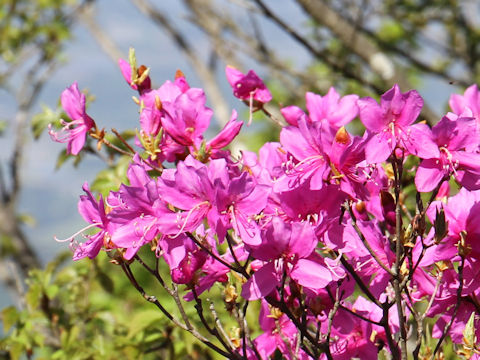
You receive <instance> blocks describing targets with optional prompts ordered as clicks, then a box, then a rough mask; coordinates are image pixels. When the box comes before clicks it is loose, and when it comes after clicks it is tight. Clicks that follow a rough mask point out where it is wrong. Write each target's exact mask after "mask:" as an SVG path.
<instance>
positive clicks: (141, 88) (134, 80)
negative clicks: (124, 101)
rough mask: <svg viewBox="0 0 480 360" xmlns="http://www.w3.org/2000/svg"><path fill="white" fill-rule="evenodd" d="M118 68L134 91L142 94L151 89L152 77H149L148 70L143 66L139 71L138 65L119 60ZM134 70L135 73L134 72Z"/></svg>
mask: <svg viewBox="0 0 480 360" xmlns="http://www.w3.org/2000/svg"><path fill="white" fill-rule="evenodd" d="M118 66H119V67H120V71H121V72H122V75H123V78H124V79H125V81H126V82H127V83H128V85H130V87H131V88H132V89H133V90H137V91H138V92H139V93H140V94H143V93H144V92H146V91H148V90H150V89H151V87H152V84H151V80H150V76H148V72H146V71H147V68H146V67H145V66H144V65H141V66H140V67H139V68H138V69H137V68H136V65H135V64H133V66H132V64H130V63H129V62H128V61H126V60H123V59H118ZM132 69H133V70H134V71H135V72H133V71H132Z"/></svg>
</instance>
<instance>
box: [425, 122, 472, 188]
mask: <svg viewBox="0 0 480 360" xmlns="http://www.w3.org/2000/svg"><path fill="white" fill-rule="evenodd" d="M450 117H451V118H454V119H450V118H449V117H448V116H444V117H443V118H442V120H440V121H439V122H438V124H436V125H435V126H434V127H433V128H432V134H433V140H434V141H435V143H436V144H437V146H438V149H439V155H438V156H435V157H432V158H431V159H425V160H423V161H422V162H421V163H420V166H419V167H418V170H417V173H416V175H415V185H416V186H417V189H418V191H421V192H429V191H432V190H433V189H435V187H436V186H437V185H438V184H439V183H440V181H442V179H446V178H449V177H450V175H452V174H453V175H454V177H455V179H456V180H457V181H458V182H459V183H460V184H461V185H462V186H464V187H465V188H467V189H468V190H477V189H480V154H478V153H473V152H467V151H465V149H467V148H471V147H472V146H473V145H474V146H478V140H477V138H476V136H471V135H472V134H475V130H476V122H475V119H473V118H465V117H462V118H458V119H457V118H456V115H454V114H450Z"/></svg>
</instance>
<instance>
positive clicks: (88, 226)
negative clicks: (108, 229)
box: [53, 223, 102, 242]
mask: <svg viewBox="0 0 480 360" xmlns="http://www.w3.org/2000/svg"><path fill="white" fill-rule="evenodd" d="M98 225H102V223H92V224H90V225H87V226H85V227H84V228H82V229H80V230H79V231H77V232H76V233H75V234H73V235H72V236H70V237H68V238H66V239H59V238H57V236H54V237H53V238H54V239H55V241H56V242H67V241H72V240H73V239H74V238H75V237H76V236H78V235H80V234H81V233H83V232H85V231H87V230H88V229H91V228H93V227H97V226H98Z"/></svg>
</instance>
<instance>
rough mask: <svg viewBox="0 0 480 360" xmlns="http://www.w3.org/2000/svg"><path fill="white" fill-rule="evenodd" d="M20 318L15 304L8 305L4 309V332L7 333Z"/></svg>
mask: <svg viewBox="0 0 480 360" xmlns="http://www.w3.org/2000/svg"><path fill="white" fill-rule="evenodd" d="M18 319H19V313H18V310H17V308H15V307H14V306H9V307H6V308H5V309H3V310H2V322H3V332H5V333H7V332H8V331H9V330H10V328H11V327H12V326H13V325H15V323H16V322H17V321H18Z"/></svg>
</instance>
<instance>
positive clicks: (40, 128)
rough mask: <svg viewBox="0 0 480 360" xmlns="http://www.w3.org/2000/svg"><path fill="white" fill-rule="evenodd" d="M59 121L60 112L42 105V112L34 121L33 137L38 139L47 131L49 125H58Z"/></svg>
mask: <svg viewBox="0 0 480 360" xmlns="http://www.w3.org/2000/svg"><path fill="white" fill-rule="evenodd" d="M58 119H60V113H59V111H56V110H52V109H51V108H49V107H47V106H45V105H42V112H40V113H38V114H37V115H35V116H34V117H33V119H32V132H33V137H34V138H35V139H38V138H39V137H40V135H42V133H43V132H44V131H45V129H46V128H47V126H48V124H53V123H56V122H58Z"/></svg>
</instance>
